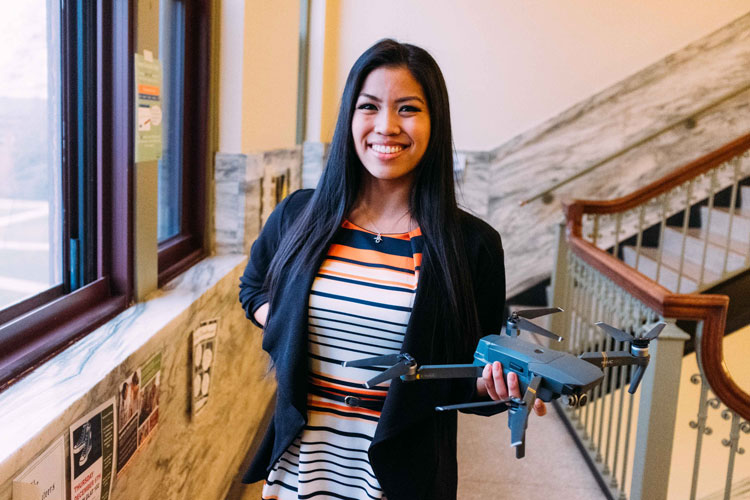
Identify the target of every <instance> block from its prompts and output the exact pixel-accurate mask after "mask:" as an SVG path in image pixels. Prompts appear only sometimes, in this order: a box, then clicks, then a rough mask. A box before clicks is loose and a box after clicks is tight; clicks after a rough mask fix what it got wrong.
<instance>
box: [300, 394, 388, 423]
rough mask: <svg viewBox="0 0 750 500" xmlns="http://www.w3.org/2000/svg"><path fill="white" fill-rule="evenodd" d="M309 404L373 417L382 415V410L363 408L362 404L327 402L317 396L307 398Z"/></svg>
mask: <svg viewBox="0 0 750 500" xmlns="http://www.w3.org/2000/svg"><path fill="white" fill-rule="evenodd" d="M307 404H308V405H310V404H314V405H315V406H320V407H323V408H330V409H332V410H339V411H345V412H348V413H360V414H362V415H370V416H372V417H378V416H380V412H379V411H377V410H370V409H368V408H362V407H361V406H346V405H340V404H337V403H326V402H325V401H321V400H319V399H317V398H315V397H310V398H309V399H308V400H307ZM337 418H338V416H337ZM341 418H347V417H341Z"/></svg>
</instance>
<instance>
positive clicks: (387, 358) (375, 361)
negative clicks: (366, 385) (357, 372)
mask: <svg viewBox="0 0 750 500" xmlns="http://www.w3.org/2000/svg"><path fill="white" fill-rule="evenodd" d="M403 357H404V355H403V354H386V355H384V356H375V357H372V358H364V359H355V360H354V361H344V362H343V363H341V364H342V365H343V366H355V367H360V366H380V365H395V364H396V363H398V362H399V361H401V360H402V359H403Z"/></svg>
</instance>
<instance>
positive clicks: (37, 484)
mask: <svg viewBox="0 0 750 500" xmlns="http://www.w3.org/2000/svg"><path fill="white" fill-rule="evenodd" d="M66 489H67V487H66V484H65V437H64V436H60V438H59V439H57V441H55V442H54V443H52V445H51V446H50V447H49V448H47V449H46V450H44V452H43V453H42V454H41V455H39V456H38V457H37V458H36V460H34V461H33V462H32V463H31V464H29V466H28V467H26V470H24V471H23V472H22V473H20V474H19V475H18V476H17V477H16V478H15V479H13V500H65V490H66Z"/></svg>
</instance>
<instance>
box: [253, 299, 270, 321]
mask: <svg viewBox="0 0 750 500" xmlns="http://www.w3.org/2000/svg"><path fill="white" fill-rule="evenodd" d="M253 316H254V317H255V321H257V322H258V323H260V324H261V325H263V326H264V327H265V326H266V318H267V317H268V302H266V303H265V304H263V305H262V306H260V307H259V308H258V309H256V310H255V312H254V313H253Z"/></svg>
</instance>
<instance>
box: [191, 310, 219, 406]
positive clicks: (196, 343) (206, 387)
mask: <svg viewBox="0 0 750 500" xmlns="http://www.w3.org/2000/svg"><path fill="white" fill-rule="evenodd" d="M218 327H219V320H217V319H212V320H209V321H204V322H202V323H201V324H200V326H199V327H198V328H196V329H195V331H194V332H193V363H192V366H193V377H192V380H193V400H192V405H191V409H192V414H193V416H195V415H197V414H198V413H200V411H201V410H202V409H203V408H204V407H205V406H206V403H208V394H209V392H210V391H211V383H212V382H211V381H212V378H213V373H214V369H213V367H214V364H215V361H216V332H217V330H218Z"/></svg>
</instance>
